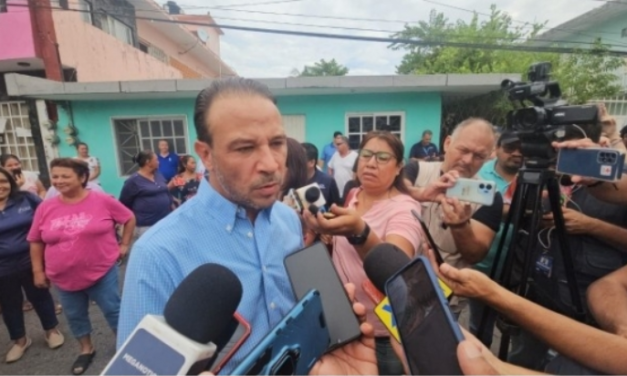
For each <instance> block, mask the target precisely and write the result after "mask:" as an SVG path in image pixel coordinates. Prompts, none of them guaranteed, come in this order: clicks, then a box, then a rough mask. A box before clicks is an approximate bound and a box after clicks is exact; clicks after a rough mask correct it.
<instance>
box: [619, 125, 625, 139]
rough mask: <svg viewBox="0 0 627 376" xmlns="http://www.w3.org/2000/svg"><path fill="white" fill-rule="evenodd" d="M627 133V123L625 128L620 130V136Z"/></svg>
mask: <svg viewBox="0 0 627 376" xmlns="http://www.w3.org/2000/svg"><path fill="white" fill-rule="evenodd" d="M626 134H627V125H625V126H624V127H623V129H621V130H620V137H621V138H622V137H625V135H626Z"/></svg>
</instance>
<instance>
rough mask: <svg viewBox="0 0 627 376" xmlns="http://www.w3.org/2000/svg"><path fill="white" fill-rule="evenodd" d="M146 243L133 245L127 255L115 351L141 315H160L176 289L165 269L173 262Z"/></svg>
mask: <svg viewBox="0 0 627 376" xmlns="http://www.w3.org/2000/svg"><path fill="white" fill-rule="evenodd" d="M149 244H150V243H143V244H142V243H136V245H135V246H133V250H132V252H131V258H130V261H129V264H128V267H127V269H126V279H125V281H124V290H123V293H122V304H121V306H120V318H119V322H118V337H117V349H120V348H121V346H122V345H123V344H124V341H126V339H127V338H128V337H129V336H130V334H131V333H132V332H133V330H134V329H135V327H136V326H137V325H138V324H139V322H140V321H141V320H142V319H143V318H144V316H146V315H149V314H152V315H159V316H161V315H163V309H164V308H165V305H166V303H167V302H168V299H169V298H170V295H172V293H173V292H174V290H175V289H176V286H177V284H176V283H175V282H174V281H175V279H174V278H173V274H174V271H173V270H171V267H170V266H169V265H176V263H175V262H174V260H168V259H169V258H171V254H168V253H166V252H159V249H151V248H154V247H150V246H149ZM179 280H180V279H179Z"/></svg>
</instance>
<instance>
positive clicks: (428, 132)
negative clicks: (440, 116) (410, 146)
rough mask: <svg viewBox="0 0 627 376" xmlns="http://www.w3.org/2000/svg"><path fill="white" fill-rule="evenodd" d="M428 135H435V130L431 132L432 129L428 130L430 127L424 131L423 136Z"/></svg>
mask: <svg viewBox="0 0 627 376" xmlns="http://www.w3.org/2000/svg"><path fill="white" fill-rule="evenodd" d="M427 135H429V136H433V132H431V131H430V130H428V129H427V130H426V131H424V132H422V137H424V136H427Z"/></svg>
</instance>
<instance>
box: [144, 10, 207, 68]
mask: <svg viewBox="0 0 627 376" xmlns="http://www.w3.org/2000/svg"><path fill="white" fill-rule="evenodd" d="M137 32H138V34H139V38H140V39H141V40H144V41H146V42H148V43H149V44H151V45H153V46H155V47H158V48H160V49H161V50H162V51H163V52H165V53H166V55H168V56H172V57H173V58H175V59H176V60H178V61H180V62H182V63H183V64H185V65H187V66H188V67H190V68H192V69H193V70H195V71H196V72H198V73H200V74H201V75H202V76H204V77H217V76H218V75H219V74H218V72H216V71H214V70H212V69H211V68H209V67H208V64H207V63H205V62H203V61H201V60H199V59H198V58H195V57H194V56H193V55H192V54H190V53H187V54H181V52H183V51H185V49H186V48H185V47H186V46H180V45H178V44H176V43H174V42H172V40H170V39H169V38H168V37H167V36H166V35H164V34H163V33H161V32H160V31H159V30H157V28H155V27H154V26H153V25H152V24H151V23H150V22H148V21H144V20H137ZM218 38H219V36H218V35H217V33H216V35H213V34H209V40H214V41H218V42H217V43H218V44H219V40H218ZM198 43H201V42H200V41H199V42H198ZM194 48H208V47H206V46H203V45H198V46H195V47H194ZM214 52H215V51H214ZM218 54H219V49H218ZM218 56H219V55H218Z"/></svg>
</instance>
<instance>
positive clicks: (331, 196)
mask: <svg viewBox="0 0 627 376" xmlns="http://www.w3.org/2000/svg"><path fill="white" fill-rule="evenodd" d="M302 145H303V147H304V148H305V151H306V152H307V178H308V179H309V180H308V181H307V184H312V183H318V185H319V186H320V190H321V191H322V195H323V196H324V199H325V201H326V202H327V209H328V208H330V207H331V205H332V204H337V205H342V200H341V198H340V192H339V189H338V187H337V183H336V182H335V179H333V177H332V176H330V175H328V174H325V173H324V172H322V171H320V170H319V169H318V168H317V161H318V148H317V147H316V146H315V145H314V144H310V143H309V142H305V143H303V144H302Z"/></svg>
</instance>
